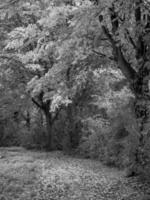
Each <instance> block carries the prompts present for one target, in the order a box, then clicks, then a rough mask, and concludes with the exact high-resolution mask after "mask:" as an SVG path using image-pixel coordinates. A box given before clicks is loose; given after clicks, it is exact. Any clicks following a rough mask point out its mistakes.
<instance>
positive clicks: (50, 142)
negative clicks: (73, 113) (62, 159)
mask: <svg viewBox="0 0 150 200" xmlns="http://www.w3.org/2000/svg"><path fill="white" fill-rule="evenodd" d="M44 114H45V119H46V149H47V150H54V149H55V145H54V136H53V132H52V127H53V122H52V116H51V113H49V110H44Z"/></svg>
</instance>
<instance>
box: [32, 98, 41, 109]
mask: <svg viewBox="0 0 150 200" xmlns="http://www.w3.org/2000/svg"><path fill="white" fill-rule="evenodd" d="M32 102H33V103H34V104H35V105H36V106H37V107H38V108H40V109H43V106H42V105H41V104H39V103H38V102H37V101H36V100H35V99H34V98H33V97H32Z"/></svg>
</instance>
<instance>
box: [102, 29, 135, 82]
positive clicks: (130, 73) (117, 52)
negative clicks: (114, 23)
mask: <svg viewBox="0 0 150 200" xmlns="http://www.w3.org/2000/svg"><path fill="white" fill-rule="evenodd" d="M102 29H103V32H104V34H105V35H106V36H107V38H108V40H109V41H110V43H111V44H112V48H113V54H114V58H116V59H117V62H118V67H119V68H120V70H121V71H122V73H123V74H124V76H125V77H126V78H127V79H128V80H129V81H133V80H134V78H135V77H136V76H137V73H136V71H135V70H134V69H133V68H132V66H131V64H130V63H128V62H127V61H126V59H125V57H124V55H123V53H122V51H121V47H120V46H118V44H117V43H116V41H115V40H114V39H113V37H112V35H111V34H110V32H109V30H108V29H107V28H106V27H105V26H102Z"/></svg>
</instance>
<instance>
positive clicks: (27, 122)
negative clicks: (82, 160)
mask: <svg viewBox="0 0 150 200" xmlns="http://www.w3.org/2000/svg"><path fill="white" fill-rule="evenodd" d="M149 9H150V5H149V1H148V0H147V1H146V0H145V1H144V0H143V1H142V0H132V1H131V0H127V1H123V0H105V1H104V0H103V1H101V0H99V1H90V0H61V1H59V0H41V1H36V0H32V1H31V0H26V1H22V0H15V1H11V0H8V1H0V24H1V27H0V30H1V31H0V34H1V35H0V65H1V67H0V90H1V99H0V127H1V128H0V145H1V146H6V145H23V146H25V147H28V148H40V149H47V150H54V149H61V150H62V149H63V150H64V151H67V152H70V151H71V150H74V151H76V152H77V153H79V154H81V155H84V156H86V157H94V158H98V159H100V160H102V161H103V162H105V163H107V164H111V165H116V166H118V167H127V166H129V167H130V168H131V173H130V174H133V173H134V174H135V173H141V172H144V173H146V171H148V170H147V169H148V167H149V166H150V165H149V161H150V158H149V155H150V154H149V153H150V152H149V150H150V148H149V145H150V142H149V45H150V44H149V43H150V40H149V37H150V21H149V20H150V17H149Z"/></svg>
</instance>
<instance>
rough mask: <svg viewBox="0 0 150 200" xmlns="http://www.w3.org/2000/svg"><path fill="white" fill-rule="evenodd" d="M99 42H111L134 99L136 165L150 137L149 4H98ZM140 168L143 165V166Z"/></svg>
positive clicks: (139, 1) (123, 2)
mask: <svg viewBox="0 0 150 200" xmlns="http://www.w3.org/2000/svg"><path fill="white" fill-rule="evenodd" d="M99 6H100V9H103V11H102V12H100V15H99V22H100V24H101V29H102V32H101V36H100V40H101V41H102V40H106V41H108V44H109V45H110V47H111V49H112V52H111V56H112V57H113V59H114V61H115V62H116V63H117V66H118V68H119V69H120V70H121V71H122V73H123V74H124V76H125V77H126V79H127V80H128V82H129V86H130V88H131V90H132V92H133V94H134V95H135V101H134V112H135V116H136V118H137V120H138V125H139V130H138V132H139V146H138V148H137V152H136V155H135V163H136V165H137V164H139V163H140V160H139V154H140V153H141V151H142V149H143V147H144V138H145V137H147V135H148V133H149V119H150V118H149V114H150V110H149V103H150V96H149V94H150V93H149V77H150V70H149V52H150V51H149V35H150V31H149V30H150V29H149V28H150V21H149V20H150V17H149V14H150V13H149V6H150V5H149V1H142V0H135V1H122V0H119V1H115V0H114V1H104V2H102V1H99ZM140 164H141V163H140Z"/></svg>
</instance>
